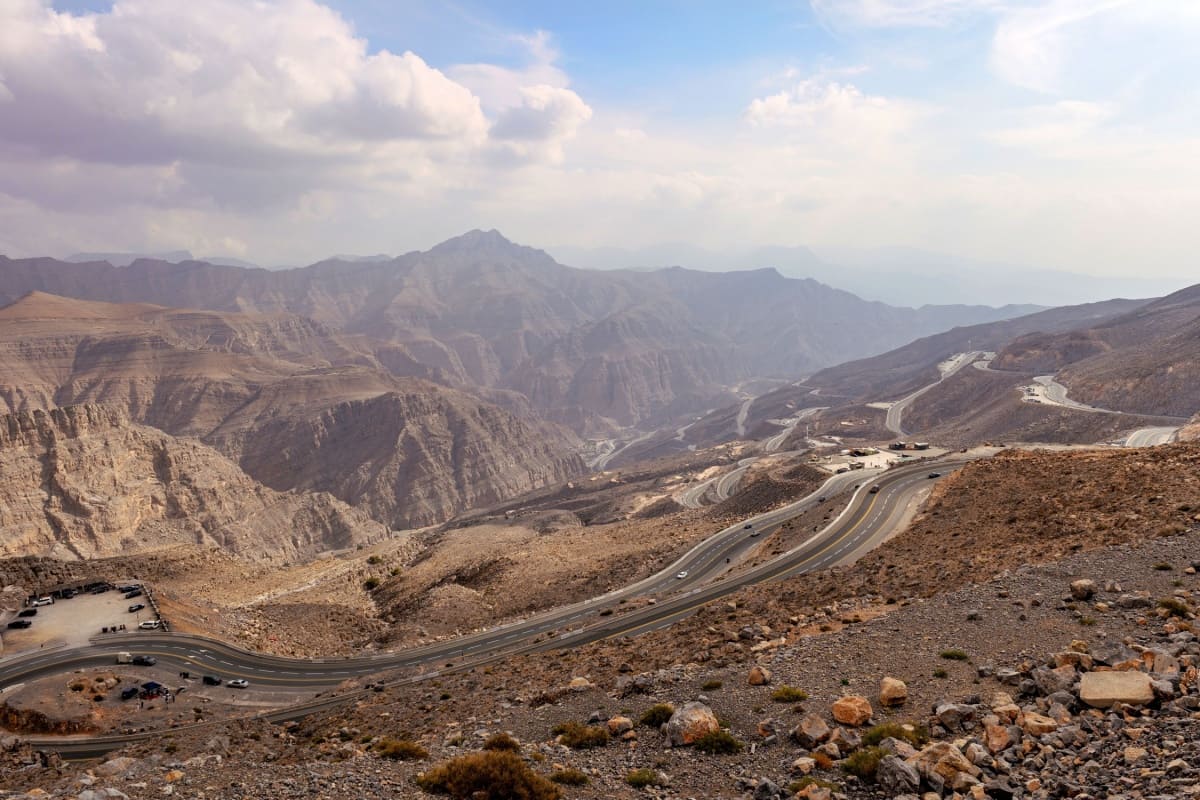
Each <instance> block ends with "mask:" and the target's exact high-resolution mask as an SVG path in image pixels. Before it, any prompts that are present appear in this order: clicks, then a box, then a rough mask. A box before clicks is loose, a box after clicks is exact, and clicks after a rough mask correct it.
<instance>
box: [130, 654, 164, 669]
mask: <svg viewBox="0 0 1200 800" xmlns="http://www.w3.org/2000/svg"><path fill="white" fill-rule="evenodd" d="M133 663H134V664H137V665H138V666H139V667H153V666H154V665H155V664H157V663H158V659H157V658H155V657H154V656H134V657H133Z"/></svg>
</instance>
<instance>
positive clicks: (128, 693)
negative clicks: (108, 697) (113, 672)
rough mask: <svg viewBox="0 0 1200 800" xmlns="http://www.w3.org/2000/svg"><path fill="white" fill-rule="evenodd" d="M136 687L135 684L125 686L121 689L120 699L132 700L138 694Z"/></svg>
mask: <svg viewBox="0 0 1200 800" xmlns="http://www.w3.org/2000/svg"><path fill="white" fill-rule="evenodd" d="M138 691H139V690H138V688H137V687H136V686H127V687H125V688H124V689H122V690H121V699H122V700H132V699H133V698H135V697H137V696H138Z"/></svg>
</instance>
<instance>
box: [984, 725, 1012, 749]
mask: <svg viewBox="0 0 1200 800" xmlns="http://www.w3.org/2000/svg"><path fill="white" fill-rule="evenodd" d="M983 741H984V744H986V745H987V749H988V752H990V753H991V754H992V755H995V754H996V753H1001V752H1003V751H1005V750H1007V749H1008V748H1010V747H1012V744H1013V737H1012V734H1011V733H1009V731H1008V726H1007V725H986V726H984V729H983Z"/></svg>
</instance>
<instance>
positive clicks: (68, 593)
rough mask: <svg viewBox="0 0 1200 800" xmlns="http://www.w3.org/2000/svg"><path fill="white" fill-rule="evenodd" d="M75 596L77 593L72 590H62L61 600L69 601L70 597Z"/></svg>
mask: <svg viewBox="0 0 1200 800" xmlns="http://www.w3.org/2000/svg"><path fill="white" fill-rule="evenodd" d="M76 594H77V592H76V591H75V590H74V589H63V590H62V599H63V600H70V599H71V598H72V597H74V596H75V595H76Z"/></svg>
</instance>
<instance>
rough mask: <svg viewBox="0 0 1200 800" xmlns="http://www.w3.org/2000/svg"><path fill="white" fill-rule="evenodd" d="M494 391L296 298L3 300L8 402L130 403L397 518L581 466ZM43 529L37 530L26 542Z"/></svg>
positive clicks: (294, 481) (275, 476) (521, 488)
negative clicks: (216, 305) (211, 303)
mask: <svg viewBox="0 0 1200 800" xmlns="http://www.w3.org/2000/svg"><path fill="white" fill-rule="evenodd" d="M393 355H395V353H393ZM411 371H412V372H416V373H419V372H420V370H415V369H414V370H411ZM490 393H491V394H492V395H494V396H496V397H497V398H498V399H500V400H501V401H502V402H504V403H505V406H506V407H507V409H508V410H506V409H505V408H501V407H497V406H495V405H493V404H492V403H490V402H488V401H486V400H483V399H481V398H479V397H476V396H473V395H470V394H467V393H465V392H460V391H456V390H454V389H451V388H448V387H446V386H441V385H437V384H434V383H431V382H429V381H425V380H421V379H417V378H404V377H399V376H398V375H396V374H394V373H393V372H391V371H389V369H386V368H384V366H383V365H381V364H380V363H379V362H378V361H377V360H376V359H375V357H374V355H373V354H372V353H370V352H369V349H368V348H359V347H357V346H355V345H354V344H348V343H347V341H346V340H345V339H343V338H341V337H339V336H338V335H337V334H334V333H333V332H331V331H330V330H328V329H327V328H326V327H325V326H324V325H322V324H320V323H316V322H313V321H312V320H307V319H304V318H301V317H297V316H294V315H291V314H266V315H258V314H248V315H246V314H237V313H232V312H208V311H187V310H178V309H164V308H161V307H158V306H148V305H128V304H127V305H114V304H108V303H98V302H88V301H78V300H71V299H67V298H61V297H54V296H52V295H45V294H37V293H35V294H31V295H29V296H27V297H25V298H22V299H21V300H20V301H18V302H17V303H15V304H13V305H11V306H9V307H7V308H4V309H0V412H3V411H10V412H25V411H31V410H34V409H51V408H62V407H69V406H75V405H103V406H106V407H112V408H118V409H121V410H122V411H123V412H124V413H125V414H126V415H127V416H128V418H129V420H132V421H133V422H134V423H138V424H146V425H152V426H154V427H155V428H158V429H160V430H162V431H165V432H167V433H169V434H171V435H174V436H188V437H195V438H197V439H200V440H201V441H203V442H204V443H206V444H208V445H210V446H212V447H215V448H216V449H217V450H219V451H220V452H221V453H222V454H224V455H225V456H227V457H228V458H230V459H232V460H233V461H235V462H239V463H240V464H241V466H242V467H243V468H244V469H245V470H246V471H247V472H248V473H249V475H250V476H251V477H253V478H255V479H257V480H261V481H264V482H266V483H268V484H270V485H271V486H273V487H275V488H277V489H281V490H288V489H314V488H315V489H328V490H329V491H331V492H333V493H334V494H335V495H336V496H338V497H339V498H341V499H343V500H345V501H347V502H350V503H353V504H356V505H361V507H362V508H364V509H366V510H368V511H369V512H370V513H372V514H377V515H378V516H377V519H378V520H380V521H382V522H384V523H385V524H393V525H399V526H408V525H425V524H429V523H432V522H439V521H442V520H444V519H446V518H448V517H450V516H453V515H454V514H455V513H457V512H459V511H462V510H464V509H467V508H470V507H471V506H472V505H474V504H475V503H477V502H489V503H490V502H494V501H496V500H500V499H505V498H507V497H511V496H512V495H514V494H516V493H520V492H525V491H528V490H530V489H533V488H538V487H540V486H544V485H546V484H548V483H554V482H557V481H561V480H565V479H567V478H569V477H571V476H572V475H574V474H577V473H579V472H581V471H582V470H583V465H582V463H581V462H580V461H579V460H578V459H577V458H575V457H573V456H572V455H570V453H571V450H572V448H573V446H574V445H575V444H576V441H575V440H574V438H573V437H572V436H570V435H569V434H568V433H567V432H566V431H565V430H564V429H561V428H558V427H557V426H554V425H548V424H544V423H542V422H540V421H537V420H536V419H535V418H533V416H532V413H531V412H530V410H529V408H528V405H527V404H522V403H521V402H517V401H516V398H517V396H516V395H513V394H512V393H511V392H505V391H502V390H494V391H491V392H490ZM363 404H365V405H363ZM361 409H365V410H361ZM379 417H386V420H384V422H385V423H386V424H384V425H383V426H382V427H381V421H380V419H379ZM389 426H390V427H389ZM397 426H398V427H397ZM322 431H325V433H324V434H322V433H321V432H322ZM381 436H382V438H380V437H381ZM447 443H448V444H447ZM118 445H119V443H114V446H118ZM393 448H395V449H396V452H394V453H393V452H391V449H393ZM280 453H283V454H285V457H284V458H282V459H281V457H280V455H279V454H280ZM424 459H428V463H423V460H424ZM389 465H390V466H389ZM44 544H45V543H44V542H43V543H42V544H41V545H36V544H35V543H34V542H33V541H32V540H31V541H30V542H29V546H30V547H33V548H34V549H33V550H29V551H28V552H40V550H38V549H37V547H40V546H42V545H44ZM89 552H90V551H89Z"/></svg>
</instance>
